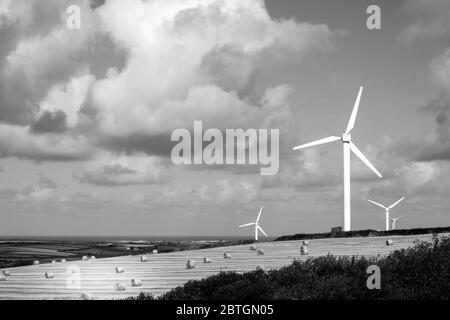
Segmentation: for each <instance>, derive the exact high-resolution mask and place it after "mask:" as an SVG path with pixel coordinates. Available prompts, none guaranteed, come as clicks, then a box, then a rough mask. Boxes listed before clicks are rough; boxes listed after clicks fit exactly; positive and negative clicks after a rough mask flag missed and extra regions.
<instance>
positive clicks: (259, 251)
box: [256, 248, 264, 256]
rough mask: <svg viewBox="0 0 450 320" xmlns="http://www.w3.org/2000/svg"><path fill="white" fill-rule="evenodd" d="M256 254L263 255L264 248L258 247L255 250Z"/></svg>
mask: <svg viewBox="0 0 450 320" xmlns="http://www.w3.org/2000/svg"><path fill="white" fill-rule="evenodd" d="M256 254H257V255H258V256H262V255H264V250H263V249H261V248H259V249H258V250H256Z"/></svg>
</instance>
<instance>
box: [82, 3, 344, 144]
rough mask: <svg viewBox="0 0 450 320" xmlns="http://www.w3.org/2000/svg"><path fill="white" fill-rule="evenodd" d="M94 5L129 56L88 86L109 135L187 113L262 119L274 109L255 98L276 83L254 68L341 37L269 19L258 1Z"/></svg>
mask: <svg viewBox="0 0 450 320" xmlns="http://www.w3.org/2000/svg"><path fill="white" fill-rule="evenodd" d="M156 12H157V13H158V14H156ZM98 14H99V16H100V17H101V22H102V26H103V28H104V30H106V32H108V33H109V34H110V36H111V38H112V39H114V41H115V43H116V44H117V45H118V46H119V47H122V48H124V50H125V51H126V54H127V57H128V58H127V63H126V66H125V67H124V68H123V69H122V71H118V70H110V72H109V74H108V76H107V77H106V78H105V79H99V80H98V81H96V83H95V84H94V85H93V86H92V91H91V94H90V100H89V103H88V107H89V108H91V109H92V112H93V113H94V114H95V117H96V123H97V127H98V128H99V130H100V131H101V133H102V134H103V135H105V136H106V137H110V136H114V137H121V138H127V137H130V139H134V137H136V136H164V135H167V134H168V133H170V132H171V130H173V129H175V128H179V127H185V128H190V127H191V126H192V123H193V121H194V120H203V121H204V122H205V123H206V125H207V126H210V127H217V128H235V127H253V126H256V125H260V124H261V123H264V122H266V121H267V119H268V118H270V117H274V116H276V115H277V112H278V111H280V110H279V109H278V108H275V107H274V108H272V109H270V110H269V109H266V108H264V105H262V104H261V101H262V100H263V99H264V97H265V96H266V95H267V94H270V93H268V91H267V90H268V88H270V87H271V88H275V87H277V86H278V85H277V86H273V85H272V86H270V87H267V86H266V87H265V84H263V90H261V89H258V88H259V87H260V85H259V86H256V83H255V76H256V75H259V77H258V78H262V77H261V76H260V75H261V74H262V73H264V72H268V71H269V70H270V71H273V72H276V68H277V67H281V66H286V65H290V64H297V63H298V61H301V60H302V57H304V56H305V55H307V54H308V53H313V52H326V51H327V50H329V49H330V48H331V47H332V46H333V44H334V41H335V39H336V38H337V37H338V36H337V35H336V34H335V33H334V32H332V31H330V30H329V29H328V27H327V26H325V25H311V24H307V23H304V24H301V23H297V22H294V21H293V20H283V21H274V20H272V19H271V18H270V17H269V15H268V13H267V10H266V8H265V6H264V2H263V1H252V2H242V1H172V2H171V3H170V5H167V2H165V1H148V2H138V3H136V2H133V4H132V5H131V3H130V2H129V1H110V2H107V3H105V5H104V6H102V7H100V8H98ZM112 17H115V18H112ZM119 22H120V23H119ZM139 30H140V31H139ZM257 87H258V88H257Z"/></svg>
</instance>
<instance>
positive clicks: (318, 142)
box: [293, 136, 341, 150]
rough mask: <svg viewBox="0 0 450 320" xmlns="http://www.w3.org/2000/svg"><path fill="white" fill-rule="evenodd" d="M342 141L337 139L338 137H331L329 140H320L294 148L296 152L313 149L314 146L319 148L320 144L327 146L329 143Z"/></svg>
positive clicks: (339, 138)
mask: <svg viewBox="0 0 450 320" xmlns="http://www.w3.org/2000/svg"><path fill="white" fill-rule="evenodd" d="M338 140H341V137H336V136H331V137H328V138H324V139H319V140H316V141H313V142H310V143H306V144H302V145H300V146H297V147H295V148H293V149H294V150H299V149H304V148H308V147H312V146H317V145H320V144H325V143H329V142H334V141H338Z"/></svg>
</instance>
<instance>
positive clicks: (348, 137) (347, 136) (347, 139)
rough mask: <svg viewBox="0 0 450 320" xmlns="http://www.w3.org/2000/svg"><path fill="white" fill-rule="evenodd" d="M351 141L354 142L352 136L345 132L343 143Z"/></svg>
mask: <svg viewBox="0 0 450 320" xmlns="http://www.w3.org/2000/svg"><path fill="white" fill-rule="evenodd" d="M350 141H352V134H351V133H348V132H344V133H343V134H342V142H347V143H348V142H350Z"/></svg>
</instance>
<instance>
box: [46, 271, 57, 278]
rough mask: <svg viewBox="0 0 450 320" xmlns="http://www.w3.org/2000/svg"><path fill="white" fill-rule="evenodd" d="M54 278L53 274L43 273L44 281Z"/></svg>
mask: <svg viewBox="0 0 450 320" xmlns="http://www.w3.org/2000/svg"><path fill="white" fill-rule="evenodd" d="M54 277H55V276H54V275H53V272H46V273H45V278H46V279H53V278H54Z"/></svg>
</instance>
